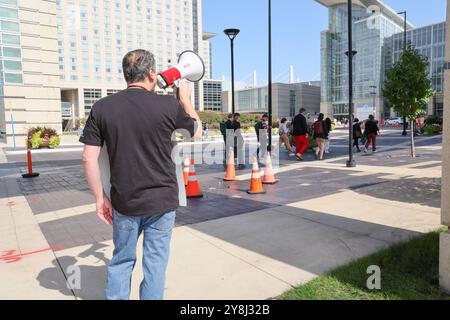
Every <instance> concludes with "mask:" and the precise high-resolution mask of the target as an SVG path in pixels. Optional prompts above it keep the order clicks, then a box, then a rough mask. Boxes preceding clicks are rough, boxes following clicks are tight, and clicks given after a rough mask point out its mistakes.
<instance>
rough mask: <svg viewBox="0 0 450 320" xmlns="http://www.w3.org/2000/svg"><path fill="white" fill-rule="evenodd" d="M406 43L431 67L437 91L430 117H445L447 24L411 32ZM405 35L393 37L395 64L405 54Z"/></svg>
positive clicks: (434, 25)
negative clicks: (425, 58)
mask: <svg viewBox="0 0 450 320" xmlns="http://www.w3.org/2000/svg"><path fill="white" fill-rule="evenodd" d="M406 37H407V38H406V41H407V43H409V44H411V45H412V46H413V47H414V48H416V49H417V50H418V51H419V53H420V54H421V55H422V56H424V57H427V58H428V60H429V62H430V66H429V68H428V76H429V78H430V79H431V84H432V86H433V89H434V90H435V91H436V96H434V97H433V98H432V99H431V100H430V103H429V104H428V106H427V110H426V111H427V113H428V114H429V115H432V114H434V115H439V116H443V113H444V65H445V22H441V23H436V24H433V25H429V26H425V27H421V28H416V29H414V30H409V31H407V33H406ZM403 39H404V33H403V32H402V33H398V34H395V35H393V36H392V44H391V46H392V48H393V52H392V54H393V56H392V59H393V62H394V63H395V62H397V61H399V60H400V58H401V55H402V52H403V41H404V40H403Z"/></svg>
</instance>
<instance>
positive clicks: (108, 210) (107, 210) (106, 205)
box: [96, 196, 113, 225]
mask: <svg viewBox="0 0 450 320" xmlns="http://www.w3.org/2000/svg"><path fill="white" fill-rule="evenodd" d="M96 206H97V215H98V217H99V218H100V220H102V221H103V222H104V223H106V224H109V225H111V224H112V223H113V220H112V212H113V209H112V205H111V202H110V201H109V199H108V198H107V197H105V196H103V197H101V198H100V199H97V202H96Z"/></svg>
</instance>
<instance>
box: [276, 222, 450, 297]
mask: <svg viewBox="0 0 450 320" xmlns="http://www.w3.org/2000/svg"><path fill="white" fill-rule="evenodd" d="M443 231H444V230H440V231H439V232H434V233H430V234H427V235H424V236H421V237H419V238H416V239H414V240H411V241H409V242H406V243H402V244H398V245H395V246H393V247H391V248H388V249H386V250H383V251H381V252H378V253H376V254H373V255H371V256H369V257H366V258H362V259H360V260H357V261H355V262H352V263H350V264H349V265H346V266H343V267H340V268H338V269H336V270H334V271H332V272H330V273H329V274H327V275H324V276H322V277H319V278H317V279H315V280H313V281H311V282H309V283H307V284H305V285H303V286H300V287H298V288H295V289H292V290H290V291H288V292H286V293H284V294H283V295H281V296H280V297H279V298H280V299H282V300H415V299H420V300H429V299H432V300H442V299H444V300H450V296H448V295H446V294H444V293H443V292H441V291H440V290H439V233H440V232H443ZM372 265H377V266H379V267H380V268H381V290H368V289H367V286H366V282H367V279H368V277H369V276H370V275H369V274H367V268H368V267H369V266H372Z"/></svg>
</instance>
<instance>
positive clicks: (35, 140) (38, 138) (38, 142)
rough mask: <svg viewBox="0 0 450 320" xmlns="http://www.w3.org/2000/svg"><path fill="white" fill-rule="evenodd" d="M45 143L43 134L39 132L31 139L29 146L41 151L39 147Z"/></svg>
mask: <svg viewBox="0 0 450 320" xmlns="http://www.w3.org/2000/svg"><path fill="white" fill-rule="evenodd" d="M43 141H44V139H42V138H41V132H40V131H37V132H35V133H34V134H33V135H32V136H31V138H30V139H29V144H30V145H31V148H33V149H39V146H40V145H41V144H42V142H43Z"/></svg>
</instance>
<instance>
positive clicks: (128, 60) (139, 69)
mask: <svg viewBox="0 0 450 320" xmlns="http://www.w3.org/2000/svg"><path fill="white" fill-rule="evenodd" d="M155 64H156V62H155V56H154V55H153V53H151V52H149V51H147V50H142V49H139V50H134V51H131V52H128V53H127V54H126V55H125V57H124V58H123V61H122V68H123V75H124V77H125V81H126V82H127V83H128V84H130V83H135V82H141V81H144V80H145V79H146V78H147V77H148V74H149V73H150V71H155Z"/></svg>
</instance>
